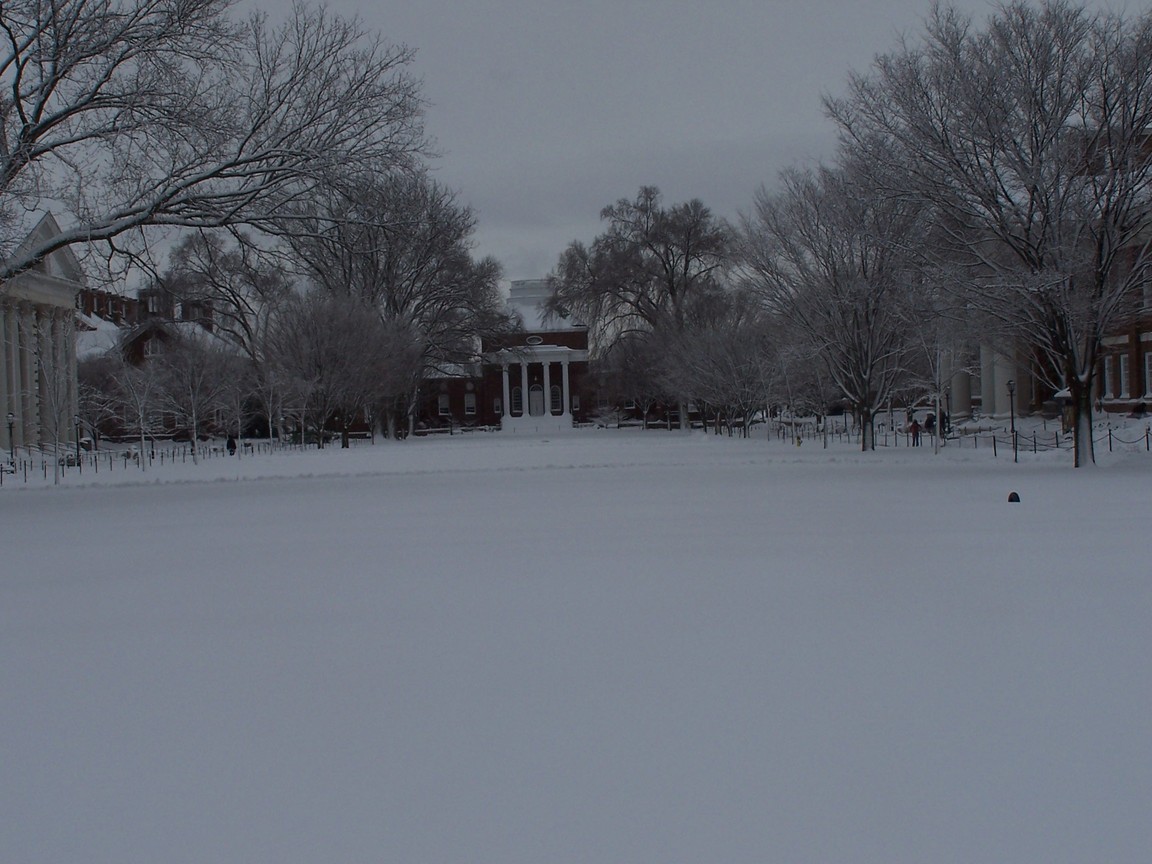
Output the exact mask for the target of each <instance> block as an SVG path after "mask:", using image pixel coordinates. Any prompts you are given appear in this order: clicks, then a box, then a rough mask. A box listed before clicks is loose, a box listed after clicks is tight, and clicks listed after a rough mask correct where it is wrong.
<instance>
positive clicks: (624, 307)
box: [549, 186, 732, 427]
mask: <svg viewBox="0 0 1152 864" xmlns="http://www.w3.org/2000/svg"><path fill="white" fill-rule="evenodd" d="M600 218H601V220H603V221H604V222H607V223H608V227H607V230H606V231H605V232H604V233H603V234H600V235H599V236H597V237H596V238H595V240H593V242H592V245H591V246H590V247H589V246H585V245H584V244H583V243H580V242H576V243H573V244H571V245H570V246H569V247H568V248H567V249H566V250H565V251H564V252H563V254H562V255H561V256H560V261H559V263H558V264H557V266H556V270H555V272H554V273H553V274H552V276H551V284H552V292H553V293H552V298H551V300H550V301H549V311H550V313H551V314H554V315H562V316H567V315H574V316H575V317H576V318H577V319H579V320H580V321H582V322H584V323H586V324H587V325H588V326H589V328H590V331H591V336H592V341H593V348H594V350H596V351H605V350H607V349H608V348H609V347H610V346H611V345H612V344H613V342H614V341H615V340H616V339H617V338H618V337H619V336H621V335H622V334H625V333H630V332H633V331H641V332H662V333H666V334H669V337H675V336H676V334H679V333H680V332H682V331H683V330H684V329H685V328H686V327H687V326H688V325H689V323H690V321H691V320H692V316H693V314H694V308H695V306H696V304H698V303H701V302H705V301H707V299H708V298H709V297H711V296H713V295H715V294H717V293H719V292H720V291H721V283H722V280H723V276H724V273H725V270H726V268H727V267H728V265H729V263H730V257H731V252H732V238H731V233H730V231H729V230H728V228H727V226H726V225H725V224H723V223H722V222H721V221H719V220H717V219H716V218H715V217H714V216H713V215H712V213H711V211H710V210H709V209H708V208H707V207H705V206H704V204H703V203H701V202H700V201H698V200H692V201H689V202H687V203H684V204H679V205H676V206H673V207H669V208H665V207H664V206H663V205H662V203H661V196H660V191H659V190H658V189H656V188H655V187H654V186H645V187H642V188H641V189H640V192H639V194H638V195H637V196H636V199H635V200H632V201H629V200H628V199H624V198H622V199H620V200H619V201H617V202H616V203H615V204H613V205H611V206H609V207H605V208H604V209H603V210H602V211H601V212H600ZM680 416H681V421H682V423H683V425H684V426H685V427H687V423H686V422H684V421H685V418H686V416H687V406H686V405H685V404H684V403H683V400H681V405H680Z"/></svg>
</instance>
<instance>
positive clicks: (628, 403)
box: [624, 399, 636, 411]
mask: <svg viewBox="0 0 1152 864" xmlns="http://www.w3.org/2000/svg"><path fill="white" fill-rule="evenodd" d="M624 407H625V408H626V409H627V410H629V411H635V410H636V400H635V399H625V400H624Z"/></svg>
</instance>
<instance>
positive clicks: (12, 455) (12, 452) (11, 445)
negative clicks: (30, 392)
mask: <svg viewBox="0 0 1152 864" xmlns="http://www.w3.org/2000/svg"><path fill="white" fill-rule="evenodd" d="M15 425H16V415H15V414H13V413H12V412H11V411H9V412H8V458H9V459H10V460H11V461H12V465H13V467H15V465H16V439H15V438H13V437H12V427H14V426H15Z"/></svg>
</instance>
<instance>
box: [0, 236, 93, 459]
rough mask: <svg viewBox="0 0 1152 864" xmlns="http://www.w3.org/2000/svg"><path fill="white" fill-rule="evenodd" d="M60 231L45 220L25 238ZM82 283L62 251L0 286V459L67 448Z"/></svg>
mask: <svg viewBox="0 0 1152 864" xmlns="http://www.w3.org/2000/svg"><path fill="white" fill-rule="evenodd" d="M59 230H60V229H59V227H58V226H57V225H56V222H55V220H53V219H52V217H51V216H45V217H44V218H43V219H42V220H41V221H40V224H39V225H38V226H37V227H36V229H35V231H33V234H32V237H33V238H39V239H43V238H44V237H48V236H53V235H55V234H58V233H59ZM82 284H83V274H82V271H81V269H80V265H79V263H78V262H77V261H76V257H75V256H74V255H73V254H72V253H71V252H70V251H69V250H68V249H67V248H64V249H60V250H57V251H56V252H53V253H52V254H51V255H49V256H48V257H47V258H46V259H45V260H43V261H41V262H40V263H39V264H37V265H36V266H35V267H33V268H32V269H31V270H27V271H25V272H23V273H21V274H19V275H18V276H15V277H13V278H12V279H9V280H8V281H6V282H4V283H3V284H0V455H2V457H3V458H4V459H7V458H8V454H9V452H11V451H12V450H14V449H21V448H26V447H42V446H44V445H46V444H53V443H59V444H65V443H68V442H73V439H74V436H75V424H74V423H73V422H72V418H73V416H74V415H75V414H76V410H77V387H76V334H75V326H74V325H75V309H76V293H77V291H78V290H79V289H80V287H81V285H82ZM9 417H11V421H9V419H8V418H9ZM9 424H11V425H9ZM9 429H11V435H9ZM73 443H74V442H73Z"/></svg>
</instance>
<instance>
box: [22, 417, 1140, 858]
mask: <svg viewBox="0 0 1152 864" xmlns="http://www.w3.org/2000/svg"><path fill="white" fill-rule="evenodd" d="M1100 462H1101V464H1100V466H1098V467H1097V468H1095V469H1091V470H1083V471H1073V470H1072V469H1071V468H1070V467H1069V457H1068V454H1067V453H1050V454H1040V455H1038V456H1032V455H1031V454H1022V455H1021V457H1020V464H1018V465H1014V464H1013V463H1012V461H1011V458H1010V457H1009V458H1005V457H1004V454H1003V453H1001V454H1000V458H998V459H993V458H992V455H991V452H990V451H988V450H987V449H982V450H976V451H972V450H966V451H960V450H957V449H955V448H952V449H949V450H946V451H945V452H944V453H942V454H941V455H940V456H938V457H935V456H933V454H932V450H931V448H930V447H922V448H920V449H918V450H910V449H907V448H901V449H892V450H883V451H880V452H877V453H875V454H868V455H860V454H858V453H856V452H855V451H854V449H853V448H852V447H851V446H849V445H842V446H841V445H834V446H833V447H831V448H830V449H828V450H823V449H821V448H820V447H819V445H818V444H814V443H813V442H806V443H805V444H804V446H803V447H800V448H797V447H795V446H789V445H787V444H784V443H782V442H779V441H765V440H764V439H763V437H761V438H760V439H758V440H752V441H744V440H740V439H728V438H716V437H709V436H704V435H702V434H695V435H686V434H678V433H668V432H648V433H644V432H640V431H626V430H619V431H617V430H612V431H606V430H598V431H591V430H589V431H586V432H583V433H579V434H572V435H567V436H556V437H554V438H552V439H549V440H545V439H521V440H513V439H510V438H501V437H500V436H498V435H474V436H467V437H459V436H457V437H452V438H440V439H435V440H433V439H421V440H412V441H409V442H405V443H403V444H381V445H377V446H375V447H361V448H357V449H353V450H351V451H340V450H328V451H325V452H322V453H317V452H314V451H313V452H311V453H307V454H300V453H295V454H278V455H270V456H259V457H252V458H246V459H214V460H210V461H209V462H206V463H204V464H202V465H199V466H191V465H177V466H171V465H169V466H166V467H165V468H164V469H163V470H160V469H156V468H154V469H153V470H151V471H148V472H138V473H137V472H131V471H118V472H102V473H101V474H100V475H93V474H91V473H86V474H85V475H84V477H83V478H82V479H81V478H79V477H78V476H76V475H75V474H74V473H73V474H70V475H69V477H67V478H66V480H65V483H64V484H62V485H61V487H59V488H25V487H21V486H19V485H14V484H12V483H7V484H6V485H5V486H4V487H3V489H2V490H0V550H2V551H0V561H2V573H0V719H2V724H0V861H4V862H13V864H71V862H77V864H81V862H82V864H137V862H139V864H181V862H189V864H209V862H211V864H218V862H237V864H254V862H269V864H272V862H274V864H295V862H301V864H303V862H309V864H311V862H317V864H319V862H324V864H329V862H404V864H455V862H493V864H497V862H499V864H521V862H523V864H529V862H531V864H566V862H572V864H576V862H580V864H583V862H596V864H599V862H604V864H608V862H613V864H617V862H635V864H678V862H685V864H687V862H694V864H695V862H700V864H705V862H708V864H711V862H765V861H767V862H812V864H838V862H845V864H848V862H853V864H855V862H875V864H895V862H910V864H911V862H930V864H952V862H955V864H982V862H988V864H1000V862H1011V864H1032V862H1035V864H1053V862H1068V864H1072V862H1076V864H1080V862H1107V864H1129V862H1130V864H1137V862H1139V864H1146V862H1147V861H1148V860H1149V854H1150V850H1152V816H1150V814H1152V675H1150V673H1149V670H1150V669H1152V579H1150V578H1149V572H1150V571H1152V544H1150V540H1152V536H1150V526H1152V456H1150V455H1149V454H1147V453H1144V452H1134V453H1130V454H1119V453H1117V454H1104V453H1102V454H1101V459H1100ZM238 480H244V481H245V482H236V481H238ZM1011 491H1016V492H1018V493H1019V494H1020V496H1021V499H1022V501H1021V503H1018V504H1009V503H1008V501H1007V498H1008V493H1009V492H1011Z"/></svg>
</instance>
